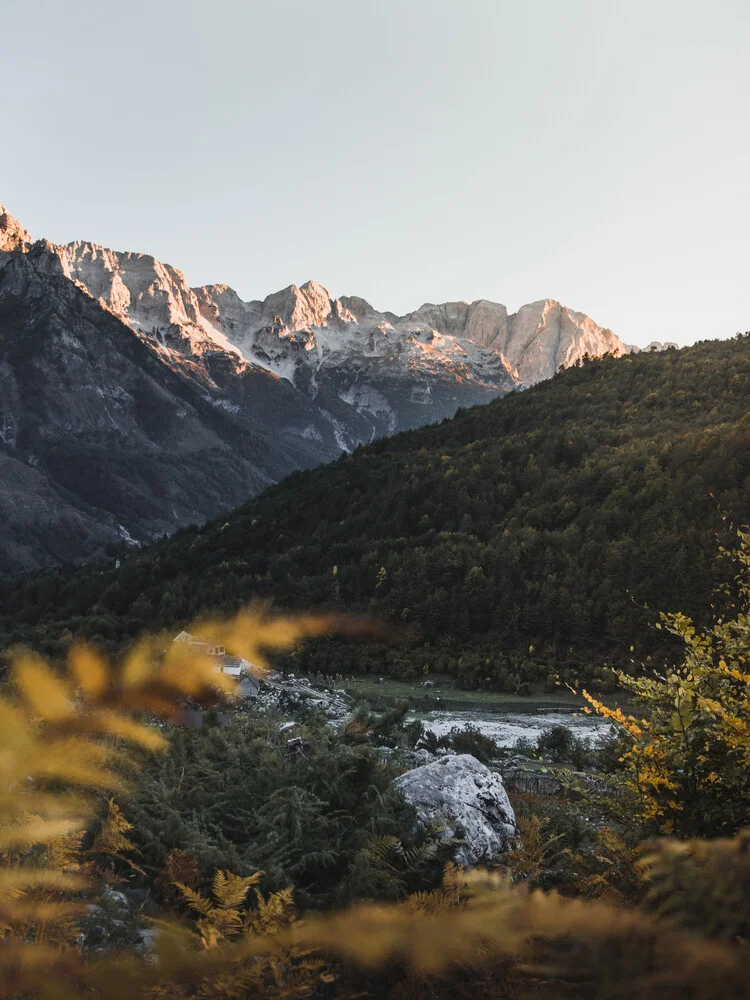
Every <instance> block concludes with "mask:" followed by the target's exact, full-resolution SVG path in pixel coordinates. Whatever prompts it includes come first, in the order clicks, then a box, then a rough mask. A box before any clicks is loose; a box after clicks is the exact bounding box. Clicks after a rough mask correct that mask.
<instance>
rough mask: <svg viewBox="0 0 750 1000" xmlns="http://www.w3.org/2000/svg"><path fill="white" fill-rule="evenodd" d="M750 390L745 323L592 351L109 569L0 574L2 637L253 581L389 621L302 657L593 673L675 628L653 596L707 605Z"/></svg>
mask: <svg viewBox="0 0 750 1000" xmlns="http://www.w3.org/2000/svg"><path fill="white" fill-rule="evenodd" d="M749 395H750V337H749V336H747V335H745V336H738V337H737V338H736V339H734V340H730V341H713V342H707V343H702V344H697V345H695V346H694V347H690V348H686V349H684V350H680V351H674V350H670V351H666V352H663V353H656V354H641V355H635V356H629V357H626V358H618V359H614V358H605V359H598V360H595V361H591V362H588V363H586V364H584V365H583V366H581V367H577V368H573V369H570V370H568V371H565V372H562V373H561V374H560V375H558V376H556V377H555V378H554V379H552V380H550V381H548V382H545V383H543V384H540V385H538V386H535V387H534V388H533V389H530V390H528V391H526V392H523V393H519V394H514V395H513V396H511V397H508V398H505V399H503V400H501V401H498V402H496V403H494V404H490V405H489V406H485V407H476V408H474V409H471V410H468V411H465V412H461V413H459V414H458V415H457V416H456V418H455V419H453V420H450V421H446V422H444V423H443V424H441V425H439V426H436V427H430V428H423V429H421V430H418V431H412V432H408V433H404V434H399V435H397V436H395V437H393V438H390V439H385V440H382V441H378V442H375V443H373V444H371V445H369V446H367V447H363V448H360V449H358V450H357V451H356V452H355V453H354V454H353V455H347V456H343V457H342V458H341V459H340V460H339V461H337V462H334V463H333V464H331V465H329V466H326V467H324V468H320V469H317V470H313V471H311V472H306V473H296V474H294V475H292V476H290V477H289V478H288V479H286V480H285V481H284V482H282V483H280V484H279V485H278V486H275V487H273V488H272V489H269V490H267V491H266V492H265V493H264V494H263V495H262V496H260V497H258V498H256V499H254V500H253V501H251V502H250V503H248V504H246V505H245V506H244V507H242V508H239V509H238V510H237V511H235V512H234V513H232V514H231V515H229V516H227V517H226V518H220V519H218V520H216V521H214V522H213V523H211V524H208V525H207V526H205V527H204V528H202V529H200V530H199V529H197V528H196V529H188V530H185V531H182V532H178V533H177V535H175V536H173V537H172V538H170V539H168V540H164V541H163V542H161V543H159V544H156V545H154V546H152V547H150V548H149V549H147V550H145V551H144V552H142V553H131V554H129V555H127V557H124V556H123V560H124V561H123V563H122V565H121V566H120V568H119V569H116V568H115V564H114V560H109V561H108V562H107V564H106V565H96V566H87V567H83V568H80V569H71V568H65V569H60V570H55V571H51V572H47V573H42V574H40V575H36V576H33V577H28V578H23V579H19V580H12V581H5V582H0V646H2V645H5V646H8V645H10V644H11V643H13V642H15V641H24V642H28V643H32V644H33V645H34V646H35V648H38V649H42V650H44V651H45V652H47V653H49V654H50V655H53V656H58V655H63V654H64V652H65V649H66V648H67V645H68V644H69V643H70V640H71V638H73V637H84V638H87V639H88V640H90V641H91V642H93V643H95V644H96V645H98V646H99V647H100V648H103V649H106V650H109V651H111V652H116V651H118V650H120V649H121V648H122V647H123V645H124V644H127V643H128V642H129V641H132V639H133V638H134V637H136V636H137V635H138V634H140V633H141V632H142V631H143V630H144V629H149V630H153V629H159V628H165V629H173V630H174V629H177V627H178V626H180V625H181V624H182V623H184V622H186V621H189V620H191V619H193V618H194V617H195V616H197V615H198V614H200V613H201V612H203V611H206V610H208V609H211V610H212V611H221V612H225V613H232V612H234V611H236V610H237V609H238V608H239V607H241V606H243V605H244V604H245V603H246V602H247V601H248V600H249V599H250V598H252V597H261V598H273V599H274V600H275V601H277V602H278V603H279V604H281V605H282V606H285V607H288V608H292V609H294V608H308V607H311V606H317V607H326V608H329V609H342V608H346V609H347V610H349V611H353V612H365V613H368V614H373V615H376V616H378V617H380V618H384V619H387V620H390V621H391V622H392V623H393V625H394V627H398V628H400V629H401V630H402V634H403V641H402V644H401V645H400V646H399V647H383V646H377V645H373V646H370V647H368V648H367V649H360V650H358V651H357V653H356V655H353V653H352V648H351V646H349V645H344V644H339V645H336V644H333V645H331V644H330V643H327V644H326V645H325V646H324V647H323V646H320V645H318V646H316V645H315V644H312V645H311V646H309V647H307V649H306V650H305V651H304V652H302V653H299V654H297V660H296V661H295V664H294V669H296V670H297V671H298V672H304V673H309V672H313V673H314V672H316V671H317V670H318V669H321V670H323V671H324V672H327V673H328V672H331V673H338V672H341V673H345V674H349V673H352V672H361V673H367V672H374V673H376V674H383V673H388V674H390V675H391V676H394V677H418V676H421V675H422V673H423V671H424V670H425V669H427V670H430V671H438V672H448V673H451V674H452V675H453V676H455V677H456V678H457V679H458V680H459V681H460V682H461V684H462V685H463V686H465V687H469V688H477V687H482V688H489V689H493V690H499V691H505V692H510V693H513V692H518V691H523V690H524V689H525V688H526V687H528V686H530V685H536V684H538V683H540V682H541V683H544V682H546V681H547V679H548V675H550V674H551V673H562V675H563V677H564V679H566V680H568V681H571V682H575V681H576V680H584V681H585V682H587V683H590V682H591V681H592V680H593V681H596V683H597V684H598V685H600V686H601V684H602V683H603V681H604V674H603V673H602V670H601V668H602V666H603V665H604V664H607V663H609V664H614V665H616V666H618V667H622V666H627V664H628V663H629V662H630V660H631V659H633V660H634V661H635V662H636V663H640V662H641V660H646V658H647V657H652V660H656V659H657V658H663V657H664V656H667V655H671V654H673V653H674V651H675V650H676V649H677V645H676V644H675V643H674V642H671V641H666V642H665V641H664V639H663V637H662V638H660V637H659V635H658V634H657V633H655V632H654V630H653V629H652V627H651V626H652V623H653V620H654V617H653V614H652V612H651V611H650V608H652V607H664V608H682V609H683V610H684V611H685V612H686V613H689V614H691V615H693V616H696V617H697V618H698V620H699V621H700V622H703V623H705V622H706V621H707V620H708V619H707V609H708V607H709V604H710V602H711V600H712V599H713V594H714V590H715V587H716V584H717V583H718V582H719V580H720V575H721V568H720V567H719V566H718V565H717V562H716V558H715V536H716V534H717V533H719V534H720V535H722V536H726V535H727V533H726V531H725V527H724V522H723V521H722V515H723V516H725V517H726V518H727V519H728V520H729V521H732V522H734V523H744V522H745V521H747V520H748V518H749V517H750V416H749V415H748V407H747V400H748V398H749ZM646 606H648V607H646ZM663 635H664V633H662V636H663ZM631 647H634V650H633V651H632V652H631ZM594 675H596V676H594Z"/></svg>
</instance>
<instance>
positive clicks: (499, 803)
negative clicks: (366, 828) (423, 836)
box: [396, 754, 518, 866]
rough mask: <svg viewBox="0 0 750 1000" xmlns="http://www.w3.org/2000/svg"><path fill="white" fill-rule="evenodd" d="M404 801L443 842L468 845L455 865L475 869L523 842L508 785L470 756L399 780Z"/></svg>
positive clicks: (439, 763) (448, 759)
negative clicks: (437, 831) (436, 830)
mask: <svg viewBox="0 0 750 1000" xmlns="http://www.w3.org/2000/svg"><path fill="white" fill-rule="evenodd" d="M396 786H397V787H398V788H399V789H400V791H401V793H402V794H403V796H404V798H405V799H406V800H407V801H408V802H410V803H411V804H412V805H413V806H414V807H415V809H416V811H417V815H418V816H419V819H420V820H421V821H422V822H423V823H424V824H425V825H430V826H435V827H438V828H439V829H440V830H441V837H442V838H443V839H453V838H455V837H461V838H462V839H463V840H464V841H465V843H463V844H461V845H460V846H459V848H458V850H457V852H456V861H457V862H458V863H459V864H462V865H467V866H471V865H475V864H477V863H479V862H480V861H482V860H489V859H490V858H492V857H493V856H494V855H496V854H499V853H500V852H502V851H505V850H507V849H508V848H509V847H510V846H511V844H512V843H513V841H514V840H515V839H516V837H517V836H518V830H517V828H516V816H515V813H514V812H513V807H512V806H511V804H510V799H509V798H508V793H507V792H506V791H505V786H504V785H503V779H502V778H501V777H500V775H499V774H498V773H497V772H495V771H490V769H489V768H488V767H486V766H485V765H484V764H481V763H480V762H479V761H478V760H477V759H476V757H472V756H470V755H469V754H454V755H450V756H446V757H441V758H440V759H439V760H437V761H435V762H434V763H431V764H424V765H423V766H422V767H417V768H414V770H412V771H407V772H406V774H402V775H401V776H400V777H399V778H397V779H396Z"/></svg>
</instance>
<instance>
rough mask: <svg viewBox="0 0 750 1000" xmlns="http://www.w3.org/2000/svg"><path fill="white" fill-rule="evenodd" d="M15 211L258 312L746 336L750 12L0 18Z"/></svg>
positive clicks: (690, 5)
mask: <svg viewBox="0 0 750 1000" xmlns="http://www.w3.org/2000/svg"><path fill="white" fill-rule="evenodd" d="M0 37H2V50H3V56H2V61H3V81H4V82H3V85H2V90H1V91H0V128H1V130H2V131H1V132H0V135H1V136H2V140H1V145H2V157H1V158H0V201H2V202H5V203H6V204H7V206H8V207H9V209H10V210H11V212H13V214H15V215H16V216H17V217H18V218H19V219H20V220H21V221H22V222H23V223H24V224H25V225H26V226H27V227H28V228H29V229H30V230H31V232H32V235H34V236H35V237H40V236H47V237H49V238H50V239H52V240H53V241H55V242H67V241H68V240H72V239H88V240H92V241H94V242H97V243H103V244H105V245H107V246H111V247H115V248H117V249H134V250H143V251H147V252H150V253H152V254H154V255H155V256H156V257H159V258H160V259H162V260H164V261H167V262H169V263H171V264H174V265H176V266H177V267H179V268H181V269H182V270H183V271H184V272H185V273H186V274H187V277H188V279H189V281H190V282H191V283H192V284H194V285H197V284H204V283H207V282H211V281H221V282H226V283H228V284H230V285H232V286H234V287H235V288H236V289H237V291H238V292H239V293H240V295H242V297H243V298H248V299H249V298H256V297H263V296H265V295H266V294H268V293H269V292H271V291H274V290H276V289H278V288H281V287H283V286H285V285H288V284H290V283H292V282H294V283H297V284H301V283H302V282H303V281H305V280H307V279H308V278H315V279H316V280H318V281H320V282H322V283H323V284H325V285H326V286H327V287H328V288H329V289H330V290H331V292H332V293H333V294H334V295H342V294H356V295H361V296H363V297H365V298H367V299H369V300H370V301H371V302H372V303H373V304H374V305H375V306H376V307H378V308H380V309H391V310H394V311H396V312H406V311H408V310H410V309H413V308H416V307H417V306H418V305H420V304H421V303H422V302H424V301H433V302H434V301H443V300H448V299H468V300H472V299H476V298H488V299H494V300H496V301H499V302H504V303H506V305H507V306H508V307H509V308H511V309H516V308H518V306H520V305H522V304H523V303H525V302H530V301H533V300H535V299H541V298H547V297H551V298H556V299H559V300H561V301H562V302H564V303H565V304H566V305H569V306H571V307H573V308H576V309H579V310H581V311H583V312H587V313H589V314H590V315H591V316H593V317H594V319H595V320H596V321H597V322H599V323H601V324H603V325H605V326H609V327H611V328H612V329H614V330H615V331H616V332H617V333H618V334H619V335H620V336H621V337H622V338H623V339H624V340H626V341H628V342H631V343H632V342H635V343H645V342H647V341H649V340H651V339H670V340H676V341H678V342H680V343H689V342H691V341H693V340H696V339H702V338H706V337H717V336H730V335H732V334H733V333H735V332H736V331H738V330H748V329H750V195H749V193H748V191H749V188H750V73H749V72H748V66H747V62H748V52H750V0H702V2H699V0H627V2H625V0H514V2H512V3H511V2H505V0H263V2H261V0H210V2H209V0H127V2H125V0H64V2H63V0H0Z"/></svg>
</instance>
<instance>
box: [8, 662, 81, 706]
mask: <svg viewBox="0 0 750 1000" xmlns="http://www.w3.org/2000/svg"><path fill="white" fill-rule="evenodd" d="M14 680H15V683H16V687H17V688H18V689H19V690H20V691H21V693H22V694H23V696H24V698H25V699H26V701H27V702H28V703H29V705H30V706H31V707H32V709H33V710H34V712H36V714H37V715H38V716H39V718H40V719H48V720H49V721H50V722H58V721H62V720H63V719H68V718H70V716H71V715H73V712H74V710H75V708H74V705H73V700H72V697H71V692H70V691H69V689H68V687H67V685H66V684H65V683H64V682H63V681H62V680H60V678H59V677H57V676H56V675H55V674H53V673H52V671H51V670H50V668H49V667H48V666H47V665H46V664H45V663H44V662H43V661H42V660H41V659H40V658H39V657H36V656H31V655H26V656H24V657H23V658H22V659H20V660H19V661H18V662H17V663H16V664H15V668H14Z"/></svg>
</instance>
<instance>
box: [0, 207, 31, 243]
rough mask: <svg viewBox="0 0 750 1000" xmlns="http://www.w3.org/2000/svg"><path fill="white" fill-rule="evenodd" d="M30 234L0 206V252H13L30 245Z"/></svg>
mask: <svg viewBox="0 0 750 1000" xmlns="http://www.w3.org/2000/svg"><path fill="white" fill-rule="evenodd" d="M31 242H32V239H31V234H30V233H29V231H28V229H24V227H23V226H22V225H21V223H20V222H19V221H18V219H16V218H14V217H13V216H12V215H11V214H10V212H9V211H8V209H7V208H6V207H5V205H0V250H15V249H16V248H17V247H19V246H23V245H24V244H25V243H31Z"/></svg>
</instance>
